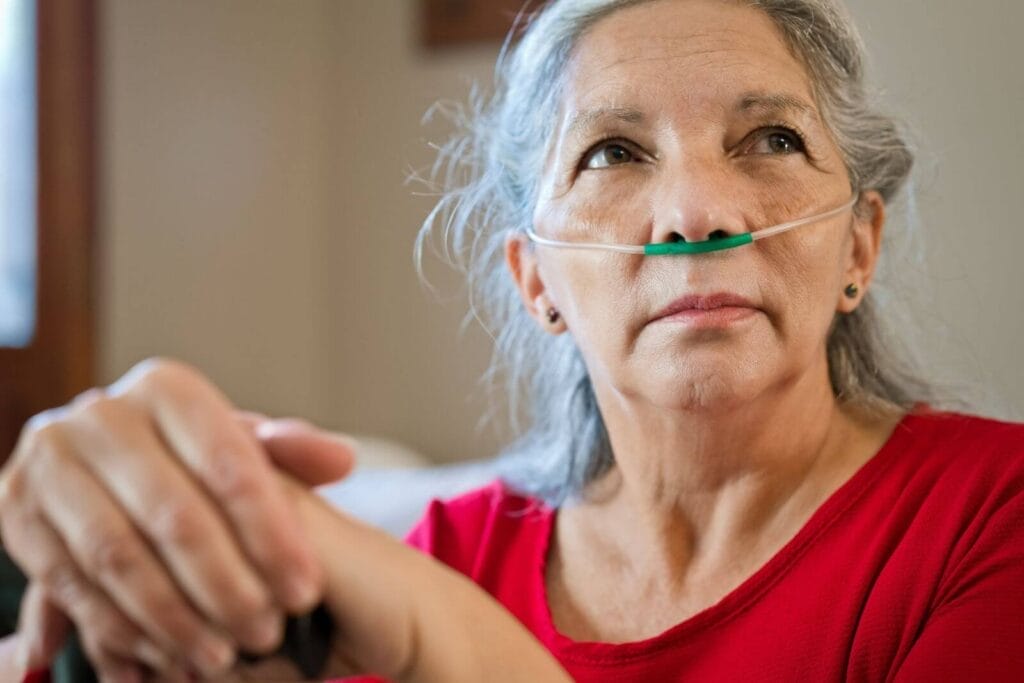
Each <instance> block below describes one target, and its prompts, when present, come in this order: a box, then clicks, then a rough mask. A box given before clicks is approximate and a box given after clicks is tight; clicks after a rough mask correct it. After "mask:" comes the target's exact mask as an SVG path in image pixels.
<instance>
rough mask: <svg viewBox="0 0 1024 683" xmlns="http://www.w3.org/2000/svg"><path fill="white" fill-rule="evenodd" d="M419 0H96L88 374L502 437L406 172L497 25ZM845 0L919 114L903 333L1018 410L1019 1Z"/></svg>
mask: <svg viewBox="0 0 1024 683" xmlns="http://www.w3.org/2000/svg"><path fill="white" fill-rule="evenodd" d="M417 5H418V3H417V2H414V1H413V0H291V1H288V2H284V1H281V0H216V1H209V2H207V1H202V2H200V1H198V0H189V1H180V0H103V2H102V3H101V5H100V10H101V20H100V36H101V48H102V54H101V60H100V73H101V75H102V82H101V88H100V92H101V102H100V114H101V126H100V128H101V148H100V149H101V155H100V159H101V162H102V166H101V183H100V189H101V196H100V215H99V228H100V254H101V262H100V264H99V265H100V269H99V271H100V273H101V282H100V290H99V291H100V301H99V312H100V323H99V327H98V348H99V352H100V358H99V372H100V377H101V379H103V380H104V381H111V380H113V379H114V378H116V377H117V376H118V375H120V374H121V373H122V372H124V371H125V370H126V369H127V368H128V367H130V366H131V365H132V364H133V363H135V362H136V361H138V360H139V359H142V358H144V357H147V356H151V355H158V354H159V355H168V356H174V357H178V358H182V359H185V360H188V361H190V362H192V363H195V364H196V365H198V366H199V367H200V368H201V369H202V370H204V371H205V372H206V373H207V374H208V375H209V376H210V377H212V378H213V379H214V381H216V382H217V383H218V384H219V385H220V386H221V387H223V388H224V390H225V391H226V392H227V393H228V394H229V396H230V397H231V398H232V399H233V400H234V401H235V402H237V403H239V404H241V405H243V406H247V407H250V408H253V409H258V410H264V411H267V412H269V413H273V414H290V415H302V416H306V417H309V418H311V419H313V420H315V421H317V422H319V423H321V424H324V425H327V426H330V427H333V428H336V429H341V430H346V431H350V432H355V433H361V434H379V435H384V436H388V437H391V438H394V439H397V440H399V441H402V442H404V443H407V444H409V445H410V446H412V447H414V448H415V449H417V450H419V451H422V452H423V453H425V454H427V455H428V456H430V457H431V458H433V459H435V460H439V461H444V460H457V459H466V458H473V457H481V456H484V455H488V454H490V453H492V452H493V450H494V449H495V448H496V447H497V445H498V444H499V442H500V441H501V439H502V433H501V432H500V431H495V430H483V431H481V430H478V429H477V421H478V419H479V417H480V416H481V414H482V412H483V405H482V398H483V394H482V392H481V391H480V390H479V389H478V388H477V386H476V378H477V376H478V375H479V374H480V372H481V371H482V370H483V368H484V367H485V366H486V364H487V360H488V356H489V352H490V350H489V346H488V343H487V342H488V340H487V337H486V335H485V334H483V332H482V331H481V330H480V329H479V328H478V326H475V325H473V326H470V327H469V328H468V330H467V332H466V333H465V334H464V335H461V336H460V334H459V330H458V328H459V324H460V322H461V320H462V317H463V315H464V311H465V302H464V299H463V298H462V297H461V296H460V290H459V289H458V283H457V280H456V279H455V278H454V277H453V276H452V275H451V274H448V273H447V272H446V271H445V270H443V269H442V268H440V267H438V266H436V265H430V266H429V267H428V273H429V274H430V276H431V280H432V281H434V282H435V283H436V284H437V285H438V286H439V287H440V288H441V291H442V293H443V294H444V295H445V297H444V300H442V301H439V300H438V299H437V298H436V297H435V296H433V295H432V294H430V293H429V292H427V291H426V290H425V289H424V288H423V287H422V286H421V285H420V283H419V281H418V279H417V275H416V273H415V271H414V268H413V262H412V243H413V239H414V237H415V234H416V231H417V229H418V227H419V223H420V221H421V220H422V218H423V217H424V216H425V215H426V213H427V211H428V210H429V208H430V206H431V200H430V198H429V197H424V196H417V195H415V194H413V193H414V192H416V191H420V190H422V189H423V188H421V187H418V186H415V185H408V184H406V183H405V179H406V176H407V175H408V174H409V171H410V169H423V168H424V167H426V166H427V165H429V163H430V162H431V160H432V152H431V150H430V148H429V146H428V143H429V142H431V141H434V142H440V141H442V140H443V139H444V137H445V135H446V132H447V128H446V127H445V126H444V125H443V123H434V124H431V125H428V126H426V127H424V126H422V125H421V121H420V119H421V116H422V115H423V113H424V112H425V111H426V110H427V108H428V107H429V106H430V105H431V103H433V102H434V101H435V100H437V99H439V98H453V99H457V100H461V99H464V97H465V95H466V93H467V90H468V85H469V83H470V82H471V81H472V80H474V79H476V80H480V81H482V82H483V83H484V84H487V83H488V82H489V81H488V79H489V76H490V73H491V69H492V66H493V62H494V59H495V57H496V55H497V50H498V45H497V44H494V45H481V46H477V47H459V48H448V49H442V50H427V49H425V48H423V47H421V46H420V41H419V36H418V32H417V31H418V28H417V20H418V14H417ZM850 6H851V10H852V11H853V13H854V15H855V16H856V18H857V19H858V21H859V23H860V26H861V28H862V29H863V32H864V34H865V38H866V40H867V42H868V45H869V51H870V53H871V73H872V74H873V75H874V77H875V79H874V80H875V82H876V83H877V84H878V85H880V86H881V87H882V90H883V95H884V101H885V103H886V104H887V108H888V109H889V110H890V111H895V112H896V113H897V114H900V115H901V116H902V117H903V118H905V119H907V120H909V121H911V122H913V123H914V125H915V126H916V128H917V129H918V131H919V133H918V135H917V140H918V143H919V145H920V147H921V151H922V157H921V163H920V165H919V170H920V173H919V176H918V183H917V197H918V206H917V212H916V213H917V218H916V223H917V225H918V226H919V236H920V243H919V245H920V247H918V246H917V245H918V243H913V244H911V246H910V249H909V252H906V251H905V253H900V254H899V255H898V258H899V259H907V260H906V265H905V266H898V267H897V270H904V271H907V272H911V273H912V274H913V275H915V278H914V279H912V280H911V282H912V283H913V284H908V285H906V286H905V287H903V288H901V289H900V291H899V292H898V293H897V295H898V296H899V297H907V298H908V300H910V301H912V302H915V303H913V305H912V308H913V310H915V311H917V312H918V314H919V316H920V317H921V318H923V321H922V322H924V323H925V325H926V329H927V330H930V331H929V332H927V333H926V334H925V335H923V336H922V337H920V338H917V337H915V338H913V339H912V340H911V343H912V344H914V346H915V348H917V349H918V351H919V353H920V355H921V358H922V359H923V360H924V361H925V363H926V367H928V368H929V369H930V370H931V372H932V373H933V374H934V375H935V376H936V377H939V378H940V379H944V380H949V381H952V382H954V383H955V384H956V385H957V386H965V387H967V388H968V389H970V388H971V387H973V390H972V391H973V394H972V395H973V398H974V400H975V401H976V405H977V406H978V409H979V410H981V411H982V412H985V413H988V414H990V415H996V416H999V417H1004V418H1013V419H1018V420H1024V366H1022V364H1021V363H1020V362H1019V349H1020V347H1021V342H1022V340H1024V305H1022V304H1024V295H1022V294H1021V290H1020V288H1019V286H1018V284H1017V282H1016V278H1015V275H1016V274H1017V272H1018V268H1019V265H1018V264H1019V260H1020V258H1021V257H1020V254H1021V253H1024V229H1022V228H1021V226H1020V223H1021V221H1020V215H1021V212H1022V210H1024V192H1022V191H1021V189H1022V188H1021V184H1022V179H1024V173H1022V171H1021V162H1020V160H1021V159H1024V142H1022V141H1024V123H1022V121H1024V102H1022V96H1024V95H1022V93H1024V83H1022V75H1021V69H1020V67H1019V64H1020V60H1021V55H1020V47H1019V45H1017V44H1015V42H1014V41H1015V33H1017V32H1018V31H1019V29H1020V27H1021V26H1022V25H1024V4H1021V3H1018V2H1013V1H1011V0H1005V1H1000V0H985V1H984V2H979V3H957V2H940V1H938V0H901V1H900V2H898V3H894V2H891V1H889V0H850ZM904 213H905V212H902V211H898V212H897V214H898V215H896V216H895V217H894V220H895V221H896V222H895V223H894V226H893V229H894V230H895V229H897V228H898V224H900V223H902V222H903V219H904V216H903V214H904ZM917 250H920V253H921V254H922V255H923V261H922V263H923V265H921V264H918V263H917V262H916V261H915V260H914V255H915V253H916V251H917ZM899 263H901V264H902V263H903V261H899ZM893 265H897V264H896V263H894V264H893ZM918 276H919V277H918ZM918 301H920V304H918V303H917V302H918Z"/></svg>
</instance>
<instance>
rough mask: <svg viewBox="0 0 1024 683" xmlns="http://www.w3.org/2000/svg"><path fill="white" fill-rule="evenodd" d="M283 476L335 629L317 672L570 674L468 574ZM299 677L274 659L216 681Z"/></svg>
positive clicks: (455, 678) (472, 676)
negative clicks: (320, 573)
mask: <svg viewBox="0 0 1024 683" xmlns="http://www.w3.org/2000/svg"><path fill="white" fill-rule="evenodd" d="M282 478H283V480H284V483H285V485H286V488H287V490H288V491H289V494H290V495H291V496H292V497H293V499H294V501H295V506H296V509H298V511H299V515H300V517H301V518H302V519H303V521H304V524H305V526H306V528H307V530H308V532H309V535H310V538H311V540H312V543H313V545H314V547H315V548H317V552H318V554H319V556H320V560H321V563H322V565H323V567H324V574H325V577H326V584H325V585H326V588H325V594H324V604H325V606H326V607H327V609H328V610H329V611H330V612H331V613H332V614H333V617H334V620H335V623H336V624H337V626H338V628H337V632H336V637H335V639H334V642H333V646H332V649H331V651H330V656H329V657H328V661H327V669H326V671H324V672H323V675H324V677H327V678H334V677H343V676H349V675H353V674H365V673H373V674H378V675H382V676H384V677H386V678H388V679H389V680H395V681H413V682H419V681H423V682H427V681H429V682H431V683H436V682H437V681H445V682H446V683H460V682H462V681H466V682H469V681H473V682H476V681H494V682H496V683H500V682H502V681H510V682H511V681H524V680H529V681H538V682H539V683H554V682H558V683H568V682H569V681H570V678H569V677H568V675H567V674H566V673H565V672H564V670H562V668H561V666H560V665H559V664H558V662H557V661H556V660H555V659H554V657H552V655H551V654H550V653H549V652H548V651H547V650H546V649H545V648H544V647H543V646H542V645H541V644H540V643H539V642H537V641H536V639H535V638H534V637H533V635H532V634H531V633H529V631H528V630H527V629H526V628H525V627H524V626H523V625H522V624H520V623H519V622H518V621H517V620H516V619H515V618H514V617H513V616H512V615H511V614H510V613H508V612H507V611H506V610H505V608H504V607H502V606H501V605H500V604H499V603H497V602H496V601H495V600H494V599H493V598H492V597H491V596H490V595H488V594H487V593H486V592H485V591H484V590H483V589H482V588H480V587H479V586H477V585H476V584H475V583H473V582H472V581H471V580H470V579H469V578H467V577H466V576H464V575H462V574H460V573H458V572H456V571H454V570H452V569H451V568H449V567H448V566H446V565H444V564H442V563H441V562H438V561H437V560H435V559H434V558H432V557H429V556H428V555H425V554H423V553H422V552H420V551H418V550H415V549H413V548H410V547H409V546H407V545H405V544H403V543H401V542H399V541H398V540H396V539H394V538H392V537H391V536H390V535H389V534H387V533H385V532H383V531H381V530H379V529H376V528H374V527H371V526H369V525H366V524H364V523H362V522H359V521H357V520H354V519H352V518H350V517H349V516H347V515H346V514H344V513H343V512H341V511H339V510H336V509H334V508H332V507H331V506H330V505H329V504H328V503H327V502H325V501H324V500H323V499H322V498H320V497H319V496H316V495H315V494H313V493H311V492H310V491H309V490H308V489H306V488H305V487H303V486H301V485H298V484H296V483H294V482H292V481H290V480H289V478H288V477H287V475H282ZM299 678H301V676H300V675H299V672H298V671H297V670H296V669H295V668H293V667H292V665H291V664H290V663H289V662H287V661H284V660H282V659H280V658H271V659H269V660H266V661H264V662H261V663H260V664H259V665H256V666H245V667H237V668H236V669H235V670H234V671H233V672H232V676H231V678H229V679H219V680H230V681H283V680H289V681H290V680H298V679H299Z"/></svg>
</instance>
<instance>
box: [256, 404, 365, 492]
mask: <svg viewBox="0 0 1024 683" xmlns="http://www.w3.org/2000/svg"><path fill="white" fill-rule="evenodd" d="M238 417H239V419H240V420H241V421H242V422H243V423H244V424H246V425H247V426H248V427H249V428H250V430H251V432H252V434H253V436H255V437H256V439H257V440H258V441H259V442H260V445H261V446H263V449H264V450H265V451H266V452H267V455H269V456H270V459H271V460H272V461H273V462H274V465H276V466H277V467H278V468H279V469H281V470H283V471H285V472H287V473H288V474H290V475H291V476H293V477H295V478H296V479H298V480H299V481H301V482H303V483H304V484H306V485H308V486H321V485H323V484H329V483H331V482H334V481H338V480H339V479H343V478H345V477H346V476H348V474H349V473H350V472H351V471H352V468H353V466H354V465H355V460H356V441H355V440H354V439H351V438H349V437H348V436H345V435H344V434H337V433H333V432H328V431H325V430H322V429H319V428H317V427H315V426H313V425H312V424H310V423H308V422H306V421H305V420H297V419H293V418H288V419H277V420H275V419H270V418H268V417H265V416H262V415H257V414H255V413H244V412H241V411H240V412H239V413H238Z"/></svg>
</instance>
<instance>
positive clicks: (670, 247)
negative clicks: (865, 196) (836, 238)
mask: <svg viewBox="0 0 1024 683" xmlns="http://www.w3.org/2000/svg"><path fill="white" fill-rule="evenodd" d="M858 198H859V195H854V196H853V197H852V198H851V199H850V201H848V202H846V203H845V204H843V205H842V206H840V207H837V208H835V209H832V210H831V211H826V212H825V213H819V214H816V215H814V216H808V217H807V218H800V219H797V220H795V221H789V222H788V223H780V224H778V225H773V226H770V227H767V228H761V229H759V230H755V231H753V232H744V233H740V234H739V235H733V236H731V237H721V238H717V239H715V238H711V239H707V240H704V241H702V242H656V243H652V244H644V245H632V244H614V243H603V242H560V241H558V240H549V239H546V238H544V237H541V236H540V235H538V234H537V233H535V232H534V231H533V230H527V231H526V234H527V236H528V237H529V238H530V239H531V240H533V241H534V242H535V243H537V244H539V245H541V246H545V247H557V248H560V249H601V250H605V251H616V252H619V253H623V254H640V255H643V256H671V255H677V254H705V253H708V252H711V251H722V250H723V249H734V248H736V247H742V246H743V245H744V244H752V243H753V242H757V241H759V240H763V239H764V238H766V237H772V236H773V235H780V234H782V233H784V232H786V231H788V230H792V229H793V228H799V227H800V226H802V225H810V224H811V223H817V222H819V221H823V220H826V219H829V218H833V217H835V216H838V215H840V214H841V213H843V212H844V211H847V210H849V209H851V208H852V207H853V205H854V204H856V203H857V199H858Z"/></svg>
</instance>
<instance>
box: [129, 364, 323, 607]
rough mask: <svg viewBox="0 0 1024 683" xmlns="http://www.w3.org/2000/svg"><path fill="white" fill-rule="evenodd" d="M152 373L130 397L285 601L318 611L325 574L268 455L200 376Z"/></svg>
mask: <svg viewBox="0 0 1024 683" xmlns="http://www.w3.org/2000/svg"><path fill="white" fill-rule="evenodd" d="M149 372H150V374H149V375H147V376H145V377H144V378H143V379H141V380H139V381H136V382H135V383H134V384H133V385H132V388H131V389H129V390H128V391H126V392H125V396H126V397H128V398H130V399H131V400H133V401H137V402H139V403H140V404H141V405H144V406H146V408H147V412H149V413H151V414H152V415H154V416H155V418H156V423H157V426H158V429H159V432H160V434H161V436H162V437H163V439H164V441H165V442H166V443H167V445H168V447H169V450H170V451H172V452H173V453H176V454H177V455H178V456H179V457H180V459H181V461H182V462H183V463H184V464H185V465H186V466H187V468H188V469H189V470H190V472H191V473H192V474H193V475H194V476H195V478H196V479H197V480H198V481H199V482H201V483H202V485H203V486H204V487H205V488H206V490H207V491H209V493H210V496H211V498H212V499H213V500H215V501H217V502H218V504H219V506H220V508H221V510H222V511H223V512H224V513H225V515H226V516H227V518H228V520H229V521H230V525H231V528H232V529H233V530H234V532H235V535H236V537H237V538H238V539H239V541H240V543H241V545H242V547H243V549H244V550H245V552H246V554H247V555H248V557H249V558H251V559H252V561H253V562H254V564H255V565H256V567H257V568H258V569H259V571H260V573H261V575H262V576H263V577H265V578H266V580H267V581H268V583H269V584H270V586H271V588H272V590H273V593H274V595H275V596H276V597H277V598H278V600H279V602H281V603H282V604H283V605H284V606H285V607H286V608H288V609H289V610H292V611H296V612H301V611H305V610H307V609H309V608H310V607H312V606H313V605H315V604H316V603H317V601H318V600H319V597H320V595H321V592H322V582H323V576H322V572H321V570H320V566H319V564H318V563H317V561H316V557H315V556H314V554H313V551H312V548H311V546H310V543H309V540H308V539H307V537H306V533H305V531H304V530H303V528H302V526H301V525H300V523H299V519H298V515H297V514H296V511H295V510H294V509H292V506H291V504H290V503H289V502H288V500H287V499H286V497H285V495H284V492H283V491H282V490H281V487H280V485H279V484H278V482H277V479H276V477H277V473H276V470H275V468H274V467H273V464H272V463H271V462H270V460H269V458H268V457H267V455H266V453H265V451H264V450H263V449H262V448H261V447H260V445H259V443H258V442H257V441H256V439H255V438H253V436H252V435H251V434H249V433H248V432H247V431H246V430H245V428H244V427H243V426H242V425H240V424H239V423H238V421H237V420H236V418H235V415H234V409H233V408H232V406H231V405H230V403H229V402H228V401H227V399H226V398H225V397H224V396H223V395H222V394H221V393H220V392H219V391H218V390H217V389H216V388H214V387H213V386H212V385H210V384H209V383H208V382H206V381H205V380H204V379H203V378H202V377H200V376H198V374H197V373H194V372H189V371H186V370H182V369H181V368H180V367H178V366H174V365H172V366H170V367H166V366H162V367H158V368H157V369H156V370H150V371H149Z"/></svg>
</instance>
